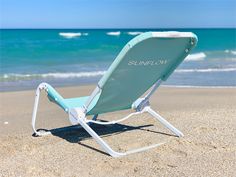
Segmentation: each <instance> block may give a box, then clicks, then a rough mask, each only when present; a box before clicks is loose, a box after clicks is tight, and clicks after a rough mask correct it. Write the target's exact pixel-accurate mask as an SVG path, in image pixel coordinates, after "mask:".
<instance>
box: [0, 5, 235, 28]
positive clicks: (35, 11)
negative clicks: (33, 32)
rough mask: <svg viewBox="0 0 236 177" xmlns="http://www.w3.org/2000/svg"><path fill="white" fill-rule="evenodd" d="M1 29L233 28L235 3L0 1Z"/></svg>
mask: <svg viewBox="0 0 236 177" xmlns="http://www.w3.org/2000/svg"><path fill="white" fill-rule="evenodd" d="M0 20H1V21H0V24H1V28H194V27H198V28H201V27H205V28H207V27H236V0H156V1H154V0H97V1H95V0H0Z"/></svg>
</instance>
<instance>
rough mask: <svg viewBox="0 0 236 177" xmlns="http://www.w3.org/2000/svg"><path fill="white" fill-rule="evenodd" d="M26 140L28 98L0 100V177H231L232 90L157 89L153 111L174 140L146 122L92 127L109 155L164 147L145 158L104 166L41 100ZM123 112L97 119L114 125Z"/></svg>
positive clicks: (234, 164)
mask: <svg viewBox="0 0 236 177" xmlns="http://www.w3.org/2000/svg"><path fill="white" fill-rule="evenodd" d="M93 88H94V86H91V85H90V86H81V87H67V88H58V91H59V92H60V93H61V94H62V95H63V96H64V97H65V98H69V97H74V96H84V95H89V94H90V93H91V91H92V89H93ZM41 98H42V99H41V101H40V107H39V112H38V122H37V127H38V128H46V129H53V128H54V133H53V135H49V136H46V137H33V136H32V130H31V115H32V108H33V103H34V91H19V92H5V93H0V104H1V105H0V127H1V128H0V176H4V177H5V176H30V177H32V176H65V177H67V176H96V177H100V176H109V177H123V176H124V177H127V176H181V177H182V176H236V172H235V169H236V89H234V88H228V89H220V88H215V89H213V88H208V89H207V88H167V87H161V88H160V89H159V91H158V92H156V93H155V95H154V96H153V98H152V99H151V104H152V107H153V109H155V110H158V111H159V113H160V114H161V115H162V116H163V117H165V118H166V119H167V120H168V121H169V122H171V123H172V124H173V125H174V126H175V127H177V128H178V129H180V130H181V131H182V132H183V133H184V135H185V136H184V137H183V138H177V137H175V136H173V134H172V133H171V132H170V131H169V130H167V129H165V128H164V127H163V126H161V125H160V123H159V122H157V121H155V120H154V119H153V118H152V117H151V116H149V115H148V114H143V115H139V116H136V117H133V118H131V119H129V120H127V121H125V122H123V123H122V124H118V125H113V126H106V127H104V126H94V127H93V128H94V130H95V131H97V132H98V133H99V134H100V135H101V136H102V137H103V138H104V140H106V141H107V142H108V143H109V144H110V145H111V147H112V148H114V149H115V150H119V151H125V150H129V149H132V148H137V147H141V146H147V145H150V144H153V143H161V142H166V143H165V144H164V145H162V146H160V147H157V148H154V149H151V150H149V151H146V152H141V153H136V154H131V155H128V156H125V157H122V158H112V157H111V156H108V155H107V154H105V153H104V151H103V150H102V149H101V148H100V146H99V145H97V144H96V142H95V141H94V140H93V139H92V138H90V136H89V135H88V134H87V133H86V132H85V131H83V130H78V129H75V128H65V129H58V128H61V127H68V126H70V123H69V120H68V116H67V115H66V114H65V113H64V112H63V111H62V109H60V108H59V107H58V106H57V105H55V104H52V103H50V102H48V100H47V98H46V97H45V94H42V97H41ZM128 112H130V111H122V112H115V113H109V114H105V115H101V116H100V117H99V119H103V120H115V119H117V118H121V117H122V116H125V115H126V114H127V113H128Z"/></svg>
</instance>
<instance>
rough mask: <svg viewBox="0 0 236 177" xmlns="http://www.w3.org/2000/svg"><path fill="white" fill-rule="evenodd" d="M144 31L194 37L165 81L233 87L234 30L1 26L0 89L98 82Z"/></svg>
mask: <svg viewBox="0 0 236 177" xmlns="http://www.w3.org/2000/svg"><path fill="white" fill-rule="evenodd" d="M146 31H190V32H193V33H195V34H196V35H197V36H198V45H197V47H196V48H195V49H194V50H193V51H192V52H191V55H189V56H188V57H187V58H186V59H185V60H184V62H183V63H182V64H181V65H180V66H179V67H178V68H177V69H176V71H175V72H174V73H173V74H172V75H171V77H170V78H169V79H168V80H167V82H164V83H163V85H166V86H176V87H178V86H184V87H235V86H236V29H1V30H0V91H12V90H24V89H35V88H36V87H37V85H38V84H39V83H41V82H48V83H49V84H51V85H52V86H74V85H82V84H92V83H96V82H97V81H98V80H99V79H100V78H101V77H102V75H103V74H104V73H105V71H106V70H107V69H108V67H109V65H110V64H111V63H112V62H113V60H114V59H115V58H116V56H117V55H118V53H119V52H120V50H121V49H122V48H123V46H124V45H125V44H126V43H127V42H128V41H129V40H131V39H132V38H133V37H135V36H136V35H138V34H141V33H142V32H146ZM170 52H171V51H170Z"/></svg>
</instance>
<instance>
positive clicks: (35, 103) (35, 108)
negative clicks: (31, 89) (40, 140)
mask: <svg viewBox="0 0 236 177" xmlns="http://www.w3.org/2000/svg"><path fill="white" fill-rule="evenodd" d="M46 87H47V85H46V84H45V83H42V84H40V85H39V86H38V88H37V90H36V96H35V101H34V109H33V115H32V128H33V131H34V133H35V135H36V136H44V135H49V134H51V132H39V131H37V130H36V128H35V123H36V117H37V111H38V104H39V97H40V91H41V90H42V89H46Z"/></svg>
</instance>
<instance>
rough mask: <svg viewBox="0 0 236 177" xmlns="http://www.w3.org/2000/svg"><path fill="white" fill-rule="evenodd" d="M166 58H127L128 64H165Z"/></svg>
mask: <svg viewBox="0 0 236 177" xmlns="http://www.w3.org/2000/svg"><path fill="white" fill-rule="evenodd" d="M167 62H168V60H165V59H161V60H129V62H128V65H130V66H158V65H165V64H167Z"/></svg>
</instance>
